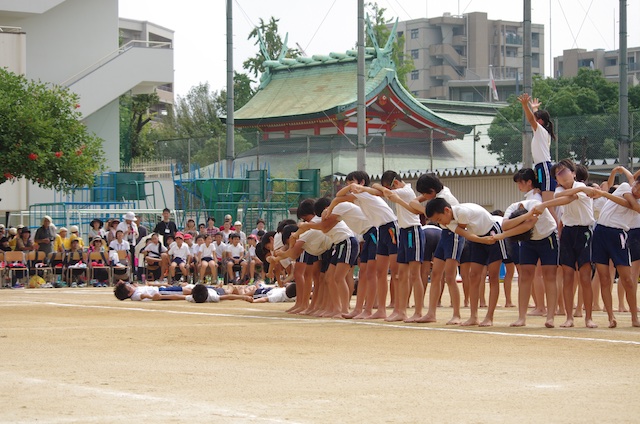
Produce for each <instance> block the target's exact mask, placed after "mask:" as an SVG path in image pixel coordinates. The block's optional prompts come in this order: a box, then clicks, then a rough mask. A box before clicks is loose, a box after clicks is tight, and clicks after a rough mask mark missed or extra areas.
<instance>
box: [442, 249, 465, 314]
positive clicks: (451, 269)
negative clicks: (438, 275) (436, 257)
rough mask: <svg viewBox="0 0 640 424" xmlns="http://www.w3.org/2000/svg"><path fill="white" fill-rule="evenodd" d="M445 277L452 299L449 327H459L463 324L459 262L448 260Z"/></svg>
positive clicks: (445, 265) (445, 266)
mask: <svg viewBox="0 0 640 424" xmlns="http://www.w3.org/2000/svg"><path fill="white" fill-rule="evenodd" d="M444 276H445V282H446V283H447V286H449V297H450V298H451V307H452V308H453V315H452V316H451V319H450V320H449V321H447V325H458V324H460V323H461V322H462V319H461V317H460V289H459V288H458V282H457V281H456V279H457V277H458V261H456V260H455V259H447V261H446V262H445V264H444ZM467 279H468V278H467Z"/></svg>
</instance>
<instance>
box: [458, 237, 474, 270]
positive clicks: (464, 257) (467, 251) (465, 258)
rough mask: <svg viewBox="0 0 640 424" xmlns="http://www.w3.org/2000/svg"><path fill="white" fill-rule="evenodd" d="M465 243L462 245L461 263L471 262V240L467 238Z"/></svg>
mask: <svg viewBox="0 0 640 424" xmlns="http://www.w3.org/2000/svg"><path fill="white" fill-rule="evenodd" d="M463 240H464V245H463V246H462V253H461V254H460V260H459V261H458V262H460V264H468V263H469V262H471V242H470V241H469V240H467V239H465V238H463Z"/></svg>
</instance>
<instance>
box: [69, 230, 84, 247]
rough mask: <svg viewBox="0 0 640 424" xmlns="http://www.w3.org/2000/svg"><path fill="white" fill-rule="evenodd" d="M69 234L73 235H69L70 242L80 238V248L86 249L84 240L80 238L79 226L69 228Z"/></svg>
mask: <svg viewBox="0 0 640 424" xmlns="http://www.w3.org/2000/svg"><path fill="white" fill-rule="evenodd" d="M69 232H70V233H71V234H69V240H71V239H72V238H73V236H76V237H77V238H78V248H79V249H82V248H84V241H83V240H82V237H80V229H79V228H78V226H77V225H72V226H71V227H69Z"/></svg>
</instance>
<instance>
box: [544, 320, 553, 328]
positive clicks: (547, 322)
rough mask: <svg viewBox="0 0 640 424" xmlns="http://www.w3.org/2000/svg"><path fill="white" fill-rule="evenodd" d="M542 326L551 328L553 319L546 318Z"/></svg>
mask: <svg viewBox="0 0 640 424" xmlns="http://www.w3.org/2000/svg"><path fill="white" fill-rule="evenodd" d="M544 326H545V327H547V328H553V327H555V324H554V323H553V319H551V318H550V319H548V320H546V321H545V322H544Z"/></svg>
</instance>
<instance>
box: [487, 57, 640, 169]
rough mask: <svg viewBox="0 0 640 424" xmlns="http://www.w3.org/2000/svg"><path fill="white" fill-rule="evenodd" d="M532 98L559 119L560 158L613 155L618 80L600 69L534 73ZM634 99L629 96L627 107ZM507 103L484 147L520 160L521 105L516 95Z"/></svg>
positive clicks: (505, 157) (503, 160)
mask: <svg viewBox="0 0 640 424" xmlns="http://www.w3.org/2000/svg"><path fill="white" fill-rule="evenodd" d="M533 97H534V98H535V97H537V98H538V99H540V101H541V102H542V106H541V108H542V109H545V110H547V111H548V112H549V114H550V115H551V117H552V120H554V121H555V122H559V125H558V128H557V131H556V132H559V137H558V146H557V149H558V157H559V158H564V157H571V158H573V159H576V160H581V161H586V160H587V159H600V158H612V157H617V141H616V140H617V134H618V118H617V113H618V85H617V84H615V83H612V82H609V81H607V80H606V79H605V78H604V76H603V75H602V73H601V72H600V71H599V70H592V69H588V68H581V69H580V70H579V71H578V75H577V76H575V77H572V78H559V79H542V78H540V77H536V78H534V81H533ZM633 101H635V100H632V97H631V96H630V103H631V106H633ZM508 102H509V103H510V104H509V106H508V107H506V108H503V109H500V110H499V114H498V116H496V118H495V119H494V120H493V122H492V123H491V126H490V128H489V131H488V135H489V138H490V139H491V142H490V143H489V145H488V146H487V148H488V150H489V151H490V152H491V153H495V154H497V155H498V157H499V161H500V163H501V164H512V163H517V162H520V161H521V160H522V128H523V115H522V106H521V105H520V103H519V102H518V101H517V99H516V97H515V96H512V97H511V98H510V99H509V100H508ZM527 125H528V124H527ZM554 149H555V146H554Z"/></svg>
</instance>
